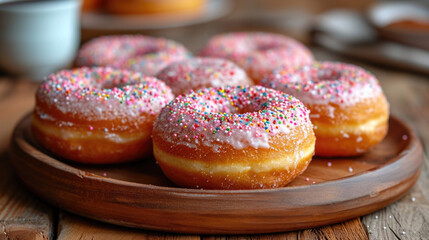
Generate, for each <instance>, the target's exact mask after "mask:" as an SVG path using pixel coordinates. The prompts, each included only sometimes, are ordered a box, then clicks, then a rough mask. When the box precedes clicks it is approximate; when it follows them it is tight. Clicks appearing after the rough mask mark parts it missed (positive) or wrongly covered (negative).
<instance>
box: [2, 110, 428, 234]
mask: <svg viewBox="0 0 429 240" xmlns="http://www.w3.org/2000/svg"><path fill="white" fill-rule="evenodd" d="M30 120H31V116H30V115H28V116H27V117H25V118H24V119H23V120H22V121H21V122H20V123H19V124H18V125H17V127H16V130H15V133H14V135H13V138H12V143H11V147H10V153H11V161H12V163H13V165H14V167H15V171H16V172H17V173H18V175H19V176H20V178H21V179H22V180H23V182H24V183H25V184H26V185H27V186H28V187H29V188H30V189H31V190H32V191H33V192H34V193H36V194H37V195H38V196H39V197H41V198H43V199H45V200H46V201H48V202H50V203H51V204H54V205H56V206H59V207H60V208H62V209H65V210H68V211H71V212H74V213H77V214H79V215H82V216H86V217H90V218H93V219H97V220H100V221H104V222H109V223H114V224H118V225H123V226H132V227H139V228H145V229H151V230H162V231H168V232H180V233H194V234H195V233H197V234H213V233H215V234H226V233H240V234H243V233H269V232H281V231H290V230H298V229H304V228H310V227H318V226H323V225H327V224H332V223H336V222H340V221H344V220H347V219H351V218H354V217H358V216H361V215H364V214H367V213H370V212H373V211H375V210H377V209H380V208H382V207H384V206H386V205H388V204H390V203H391V202H393V201H394V200H396V199H398V198H399V197H401V196H402V195H403V194H404V193H405V192H407V191H408V190H409V188H411V187H412V185H413V184H414V183H415V181H416V180H417V177H418V175H419V173H420V166H421V163H422V161H423V155H422V154H423V153H422V147H421V144H420V141H419V139H418V138H416V135H415V134H414V133H413V132H412V131H411V129H409V128H408V127H407V126H406V125H404V124H403V123H402V122H401V121H400V120H398V119H396V118H393V117H392V118H391V119H390V121H389V126H390V130H389V133H388V134H387V136H386V138H385V139H384V140H383V141H382V142H381V143H380V144H378V145H377V146H376V147H375V148H373V149H372V150H371V151H370V152H369V153H367V154H364V155H362V156H359V157H355V158H337V159H329V158H324V159H318V158H315V159H313V161H312V162H311V163H310V166H309V167H308V170H307V171H305V173H303V174H302V175H300V176H299V177H298V178H297V179H296V180H294V181H293V182H292V183H291V184H290V185H288V186H286V187H284V188H278V189H265V190H238V191H232V190H231V191H226V190H202V189H185V188H180V187H175V186H174V185H172V184H171V183H170V182H169V181H168V180H167V179H165V177H164V175H163V174H162V172H161V171H160V170H159V167H158V166H157V165H156V164H155V161H154V159H145V161H141V162H137V163H132V164H122V165H116V166H108V167H105V166H97V167H94V168H90V167H88V166H85V165H71V164H69V163H67V162H64V161H61V160H57V159H55V157H54V156H52V155H50V154H49V153H48V152H46V151H44V150H43V149H42V148H41V147H40V146H38V145H37V142H36V141H35V140H34V138H32V133H31V131H30ZM363 186H364V187H363ZM77 202H79V204H76V203H77Z"/></svg>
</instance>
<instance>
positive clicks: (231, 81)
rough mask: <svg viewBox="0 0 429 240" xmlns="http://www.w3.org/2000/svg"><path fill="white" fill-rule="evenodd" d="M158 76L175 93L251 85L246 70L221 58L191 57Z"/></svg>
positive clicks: (165, 69)
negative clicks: (204, 88) (206, 88)
mask: <svg viewBox="0 0 429 240" xmlns="http://www.w3.org/2000/svg"><path fill="white" fill-rule="evenodd" d="M157 78H159V79H160V80H162V81H164V82H165V83H166V84H167V85H168V86H170V87H171V90H172V91H173V93H174V94H175V95H179V94H182V93H187V92H188V91H189V90H191V89H194V90H196V89H200V88H203V87H224V86H227V85H230V86H238V85H251V84H252V81H251V80H250V79H249V77H247V74H246V72H245V71H244V70H243V69H241V68H240V67H238V66H237V65H235V64H234V63H233V62H231V61H228V60H226V59H220V58H198V57H197V58H189V59H185V60H182V61H179V62H175V63H172V64H170V65H169V66H167V67H166V68H164V69H163V70H162V71H161V72H160V73H159V74H158V75H157Z"/></svg>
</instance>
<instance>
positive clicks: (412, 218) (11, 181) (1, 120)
mask: <svg viewBox="0 0 429 240" xmlns="http://www.w3.org/2000/svg"><path fill="white" fill-rule="evenodd" d="M269 26H272V25H269ZM243 29H245V30H249V29H252V30H265V31H276V32H282V33H285V34H289V35H293V36H294V37H296V38H298V39H300V40H301V41H304V42H305V43H307V44H308V41H307V40H308V36H307V35H306V33H305V31H296V29H295V30H294V28H293V26H292V30H291V29H287V30H285V28H280V29H279V28H278V27H277V28H271V27H267V25H264V24H254V22H247V24H246V25H245V26H244V25H243V23H242V22H241V21H240V20H239V19H238V17H229V18H227V19H225V20H222V21H217V22H214V23H208V24H201V25H198V26H193V27H186V28H181V29H175V30H165V31H152V32H148V33H147V34H151V35H162V36H166V37H170V38H173V39H176V40H178V41H181V42H183V43H184V44H185V45H186V46H187V47H189V48H190V49H191V50H193V51H196V50H197V49H199V48H200V47H201V46H202V45H203V44H204V42H205V41H206V40H207V38H208V37H209V36H211V35H213V34H215V33H217V32H223V31H231V30H243ZM104 33H105V32H102V33H93V32H92V33H85V32H84V37H86V38H89V37H91V36H93V35H99V34H104ZM311 49H312V51H313V53H314V54H315V56H316V58H317V59H319V60H339V61H345V62H350V63H354V64H357V65H360V66H363V67H364V68H366V69H368V70H370V71H372V72H373V73H374V74H375V75H376V76H377V77H378V78H379V80H380V82H381V85H382V87H383V89H384V91H385V93H386V95H387V98H388V100H389V102H390V107H391V113H392V114H394V115H396V116H399V117H400V118H401V119H402V120H405V121H406V122H407V123H408V124H410V125H411V126H412V127H413V128H414V129H415V130H416V132H417V134H418V135H419V137H420V138H421V140H422V143H423V146H424V149H425V152H427V150H428V147H429V127H428V124H427V122H428V119H429V106H428V105H429V79H428V77H427V76H423V75H417V74H414V73H411V72H405V71H399V70H395V69H391V68H389V67H380V66H374V65H369V64H367V63H363V62H359V61H355V60H353V59H348V58H345V57H342V56H339V55H335V54H332V53H329V52H327V51H326V50H323V49H321V48H319V47H317V46H311ZM37 85H38V84H37V83H32V82H28V81H26V80H25V79H20V78H15V77H10V76H3V77H1V78H0V126H1V127H0V239H146V238H151V239H201V238H204V239H226V238H233V239H234V238H257V239H265V238H270V239H428V238H429V168H428V167H429V161H428V160H427V158H426V159H425V162H424V166H423V171H422V173H421V175H420V178H419V180H418V182H417V183H416V185H415V186H414V187H413V188H412V190H411V191H410V192H409V193H408V194H406V195H405V196H404V197H403V198H402V199H401V200H399V201H397V202H395V203H393V204H392V205H390V206H388V207H386V208H384V209H381V210H379V211H377V212H375V213H372V214H370V215H367V216H363V217H361V218H356V219H352V220H350V221H346V222H342V223H339V224H335V225H331V226H325V227H321V228H316V229H307V230H302V231H296V232H285V233H276V234H265V235H252V236H249V235H244V236H209V235H202V236H199V235H181V234H171V233H162V232H152V231H145V230H138V229H130V228H124V227H118V226H114V225H109V224H104V223H100V222H96V221H93V220H88V219H85V218H82V217H79V216H76V215H73V214H70V213H67V212H64V211H62V210H60V209H57V208H55V207H52V206H50V205H47V204H46V203H43V202H41V201H39V200H38V199H37V198H36V197H35V196H33V195H32V194H31V193H29V192H28V191H27V190H26V188H25V187H24V186H23V185H22V184H21V183H20V182H19V180H18V179H17V177H16V176H15V175H14V173H13V170H12V168H11V166H10V163H9V162H8V156H7V150H8V143H9V140H10V136H11V133H12V130H13V128H14V126H15V124H16V123H17V121H18V120H19V119H20V118H21V117H23V116H24V115H25V114H26V113H28V112H29V111H31V109H32V108H33V106H34V93H35V90H36V88H37Z"/></svg>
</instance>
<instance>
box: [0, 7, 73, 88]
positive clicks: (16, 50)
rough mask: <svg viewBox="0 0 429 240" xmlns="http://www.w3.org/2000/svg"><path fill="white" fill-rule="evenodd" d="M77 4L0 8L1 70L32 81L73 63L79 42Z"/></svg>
mask: <svg viewBox="0 0 429 240" xmlns="http://www.w3.org/2000/svg"><path fill="white" fill-rule="evenodd" d="M80 4H81V2H80V0H56V1H55V0H51V1H48V0H45V1H32V2H28V1H24V2H17V3H9V4H3V5H0V68H1V69H2V70H5V71H7V72H9V73H12V74H17V75H20V76H24V77H27V78H29V79H32V80H42V79H43V77H45V76H47V75H49V74H50V73H52V72H55V71H57V70H59V69H61V68H66V67H69V66H70V64H71V63H72V61H73V59H74V57H75V54H76V52H77V49H78V47H79V41H80V24H79V12H80Z"/></svg>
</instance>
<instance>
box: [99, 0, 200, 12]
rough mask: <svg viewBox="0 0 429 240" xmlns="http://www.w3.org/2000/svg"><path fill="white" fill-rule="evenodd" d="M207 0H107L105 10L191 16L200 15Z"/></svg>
mask: <svg viewBox="0 0 429 240" xmlns="http://www.w3.org/2000/svg"><path fill="white" fill-rule="evenodd" d="M204 5H205V0H155V1H154V0H106V5H105V8H106V10H107V11H108V12H109V13H113V14H124V15H136V14H168V13H179V14H190V13H193V12H196V13H198V12H199V11H201V10H202V8H203V6H204Z"/></svg>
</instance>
